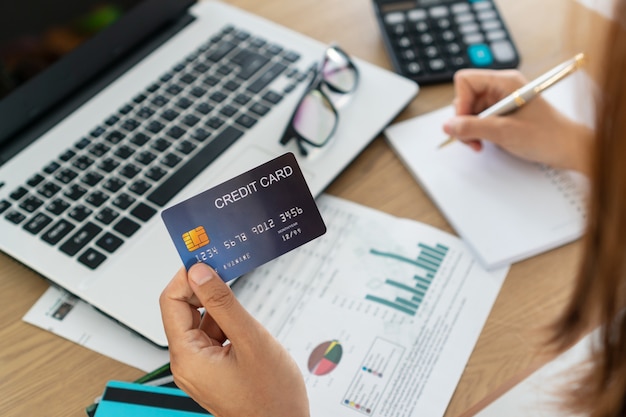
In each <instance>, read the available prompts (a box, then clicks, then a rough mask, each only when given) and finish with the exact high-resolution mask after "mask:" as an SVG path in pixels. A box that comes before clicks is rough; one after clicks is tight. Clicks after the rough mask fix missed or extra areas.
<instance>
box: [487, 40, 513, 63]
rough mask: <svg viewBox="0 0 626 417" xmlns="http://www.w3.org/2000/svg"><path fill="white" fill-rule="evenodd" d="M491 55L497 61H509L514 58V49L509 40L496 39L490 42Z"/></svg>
mask: <svg viewBox="0 0 626 417" xmlns="http://www.w3.org/2000/svg"><path fill="white" fill-rule="evenodd" d="M491 50H492V52H493V56H494V58H495V59H496V61H498V62H510V61H513V60H514V59H515V50H514V49H513V45H512V44H511V42H509V41H498V42H493V43H492V44H491Z"/></svg>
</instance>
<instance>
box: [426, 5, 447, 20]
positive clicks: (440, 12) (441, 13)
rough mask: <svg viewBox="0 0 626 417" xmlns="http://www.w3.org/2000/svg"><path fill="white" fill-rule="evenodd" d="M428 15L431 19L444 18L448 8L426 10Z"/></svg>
mask: <svg viewBox="0 0 626 417" xmlns="http://www.w3.org/2000/svg"><path fill="white" fill-rule="evenodd" d="M428 13H429V14H430V17H432V18H433V19H437V18H440V17H446V16H447V15H448V8H447V7H446V6H436V7H431V8H430V9H429V10H428Z"/></svg>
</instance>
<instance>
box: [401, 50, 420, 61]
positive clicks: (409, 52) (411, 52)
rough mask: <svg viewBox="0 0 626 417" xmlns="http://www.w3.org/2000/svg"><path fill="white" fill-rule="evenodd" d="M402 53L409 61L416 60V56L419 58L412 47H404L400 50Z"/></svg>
mask: <svg viewBox="0 0 626 417" xmlns="http://www.w3.org/2000/svg"><path fill="white" fill-rule="evenodd" d="M400 54H401V55H402V58H404V59H405V60H407V61H413V60H415V58H417V57H416V56H415V51H414V50H412V49H403V50H402V52H400Z"/></svg>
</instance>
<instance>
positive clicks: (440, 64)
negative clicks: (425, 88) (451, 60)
mask: <svg viewBox="0 0 626 417" xmlns="http://www.w3.org/2000/svg"><path fill="white" fill-rule="evenodd" d="M428 67H429V68H430V69H431V71H434V72H438V71H443V70H444V69H445V68H446V63H445V62H444V61H443V59H432V60H430V61H429V62H428Z"/></svg>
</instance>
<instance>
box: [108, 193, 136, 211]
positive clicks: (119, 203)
mask: <svg viewBox="0 0 626 417" xmlns="http://www.w3.org/2000/svg"><path fill="white" fill-rule="evenodd" d="M134 202H135V197H131V196H130V195H128V194H126V193H122V194H120V195H118V196H117V198H116V199H115V200H113V205H114V206H116V207H119V208H121V209H122V210H126V209H127V208H128V207H130V205H131V204H133V203H134Z"/></svg>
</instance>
